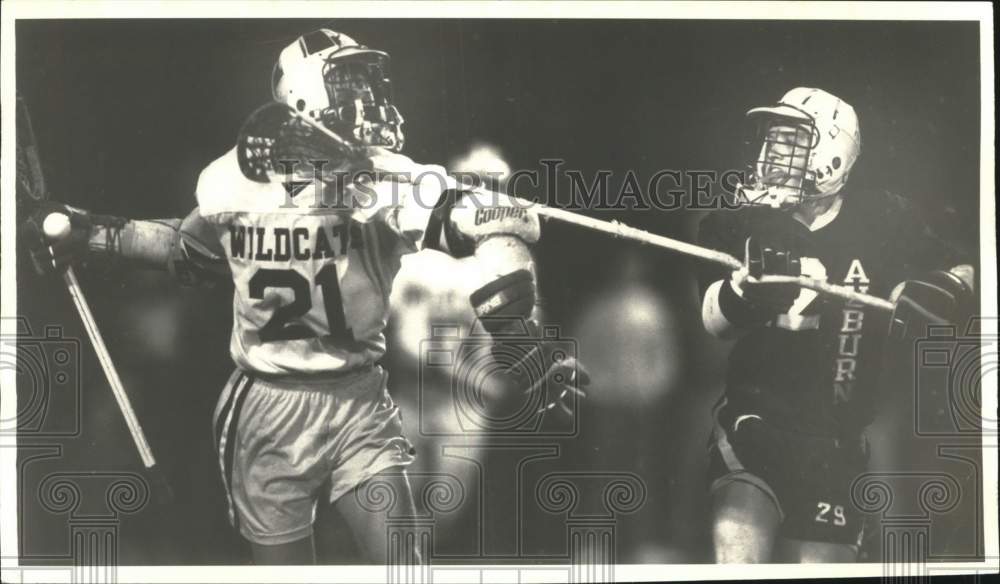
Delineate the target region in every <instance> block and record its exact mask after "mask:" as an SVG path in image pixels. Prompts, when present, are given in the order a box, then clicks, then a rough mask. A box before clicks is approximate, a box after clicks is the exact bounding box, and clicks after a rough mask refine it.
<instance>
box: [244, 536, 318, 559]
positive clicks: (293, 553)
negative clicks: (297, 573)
mask: <svg viewBox="0 0 1000 584" xmlns="http://www.w3.org/2000/svg"><path fill="white" fill-rule="evenodd" d="M250 547H251V549H252V550H253V563H255V564H257V565H258V566H268V565H286V566H308V565H311V564H315V563H316V544H315V543H314V541H313V536H311V535H310V536H307V537H304V538H302V539H298V540H295V541H290V542H288V543H280V544H274V545H264V544H259V543H253V542H251V543H250Z"/></svg>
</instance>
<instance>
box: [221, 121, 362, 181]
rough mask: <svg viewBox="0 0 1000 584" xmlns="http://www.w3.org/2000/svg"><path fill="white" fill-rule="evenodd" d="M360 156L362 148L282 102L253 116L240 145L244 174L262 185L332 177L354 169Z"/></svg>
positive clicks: (239, 137) (239, 154) (240, 157)
mask: <svg viewBox="0 0 1000 584" xmlns="http://www.w3.org/2000/svg"><path fill="white" fill-rule="evenodd" d="M359 153H360V148H355V147H353V146H351V145H350V144H349V143H347V142H344V141H337V140H334V139H333V138H332V137H331V136H330V135H328V134H327V133H326V132H324V131H323V130H322V129H321V128H319V127H317V126H316V125H315V124H310V123H309V122H308V121H306V120H304V119H302V117H301V116H298V115H296V114H295V112H293V111H292V110H291V108H289V107H288V106H287V105H285V104H283V103H280V102H270V103H267V104H265V105H263V106H261V107H260V108H258V109H257V110H256V111H254V112H253V113H252V114H250V117H249V118H247V120H246V122H244V124H243V126H242V127H241V128H240V133H239V136H238V138H237V144H236V155H237V159H238V161H239V165H240V170H241V171H242V172H243V175H244V176H246V177H247V178H248V179H250V180H252V181H255V182H261V183H266V182H271V181H283V180H288V179H289V178H292V177H299V178H305V179H313V178H317V177H318V178H324V177H329V176H331V175H332V174H334V173H342V172H344V171H346V170H350V169H351V167H352V165H353V164H354V163H355V162H356V161H357V160H358V158H359V156H360V154H359Z"/></svg>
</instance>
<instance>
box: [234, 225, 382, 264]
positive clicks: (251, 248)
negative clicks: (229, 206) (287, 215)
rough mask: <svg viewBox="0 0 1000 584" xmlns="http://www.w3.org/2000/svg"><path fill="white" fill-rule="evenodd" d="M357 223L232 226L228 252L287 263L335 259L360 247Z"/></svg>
mask: <svg viewBox="0 0 1000 584" xmlns="http://www.w3.org/2000/svg"><path fill="white" fill-rule="evenodd" d="M360 229H361V225H360V224H358V223H353V222H351V223H341V224H339V225H317V226H316V227H315V228H313V229H309V228H306V227H295V228H289V227H258V226H256V225H240V224H237V223H233V224H230V225H229V253H230V256H231V257H233V258H246V259H250V260H255V261H275V262H285V261H289V260H292V259H295V260H310V259H326V258H336V257H338V256H342V255H344V254H346V253H347V250H348V249H351V248H354V249H360V248H361V247H362V245H363V242H364V238H363V237H362V236H361V233H360Z"/></svg>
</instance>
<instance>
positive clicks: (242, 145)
mask: <svg viewBox="0 0 1000 584" xmlns="http://www.w3.org/2000/svg"><path fill="white" fill-rule="evenodd" d="M388 60H389V58H388V55H386V54H385V53H383V52H380V51H376V50H372V49H369V48H367V47H364V46H362V45H360V44H358V43H357V42H355V41H354V40H353V39H351V38H349V37H348V36H346V35H344V34H340V33H336V32H333V31H330V30H327V29H322V30H318V31H314V32H311V33H309V34H306V35H303V36H302V37H299V38H298V39H296V40H295V41H294V42H293V43H292V44H290V45H289V46H288V47H286V48H285V49H284V50H283V51H282V52H281V54H280V57H279V59H278V62H277V64H276V65H275V67H274V74H273V77H272V90H273V95H274V103H273V104H269V105H267V106H265V107H264V108H262V109H260V110H258V111H257V112H256V113H255V114H254V115H253V116H251V118H250V119H249V120H248V122H247V123H246V124H245V125H244V127H243V129H242V131H241V133H240V136H239V139H238V142H237V146H236V147H235V148H233V149H232V150H230V151H228V152H226V153H225V154H223V155H222V156H221V157H219V158H218V159H216V160H215V161H214V162H211V163H210V164H209V165H208V166H207V167H206V168H205V169H204V170H203V171H202V172H201V175H200V177H199V179H198V185H197V190H196V197H197V205H198V206H197V208H195V210H194V211H192V212H191V213H190V214H189V215H188V216H187V217H186V218H184V219H167V220H149V221H144V220H129V219H124V218H119V217H111V216H101V215H96V214H90V213H87V212H85V211H82V210H80V209H75V208H72V207H68V206H65V205H61V204H54V203H53V204H47V205H46V206H45V207H44V208H43V209H42V210H41V211H39V212H38V213H36V214H35V215H34V216H33V217H32V218H31V219H30V220H29V224H30V225H34V226H35V227H37V226H38V225H41V222H42V221H43V220H44V217H46V216H48V214H51V213H53V212H60V213H64V214H67V215H69V216H70V222H71V225H72V227H73V228H72V230H71V232H70V233H69V234H68V235H67V236H66V237H64V238H61V239H59V240H58V241H51V240H46V239H44V235H43V234H41V233H40V232H39V231H38V230H37V229H36V230H34V231H32V230H29V232H33V233H37V234H38V236H37V238H34V239H32V240H31V241H33V242H34V246H33V250H32V252H33V253H32V255H33V258H34V260H35V264H36V266H37V267H38V268H39V269H40V270H46V271H50V270H58V269H60V268H63V267H65V266H67V265H70V264H72V263H73V262H75V261H77V260H79V259H81V258H82V257H84V256H85V255H87V254H96V255H111V256H119V257H125V258H129V259H131V260H136V261H137V263H139V264H140V265H146V266H152V267H160V268H166V269H168V270H170V272H171V273H173V274H175V275H176V276H177V277H178V278H180V279H181V280H182V281H184V282H187V283H191V282H200V281H210V280H212V279H217V278H225V277H231V279H232V282H233V284H234V287H235V290H234V295H233V331H232V338H231V343H230V353H231V355H232V358H233V360H234V362H235V364H236V369H235V371H234V372H233V374H232V376H231V377H230V379H229V382H228V383H227V384H226V386H225V388H224V390H223V392H222V394H221V396H220V398H219V401H218V405H217V407H216V409H215V416H214V425H213V437H214V439H215V445H216V447H217V449H218V457H219V466H220V471H221V478H222V481H223V484H224V486H225V488H226V492H227V494H228V500H229V503H230V508H229V514H230V520H231V521H232V523H233V525H234V526H235V527H236V528H237V529H238V530H239V532H240V533H241V534H242V535H243V537H244V538H246V539H247V540H248V541H249V542H250V544H251V546H252V549H253V555H254V560H255V562H257V563H284V564H309V563H314V562H315V559H316V552H315V546H314V542H313V523H314V518H315V516H316V510H317V504H331V505H334V506H335V507H336V509H337V511H338V515H339V516H341V517H343V518H344V520H345V521H346V522H347V524H348V526H349V527H350V530H351V532H352V533H353V535H354V537H355V539H356V540H357V542H358V544H359V546H360V548H361V549H362V550H364V553H365V555H366V556H367V558H366V559H367V560H368V561H372V562H381V561H385V560H386V559H387V553H388V550H387V542H386V532H385V520H386V516H385V514H384V513H379V512H373V511H372V510H370V509H364V508H362V507H361V505H360V504H359V501H358V500H356V497H354V496H353V494H354V493H355V492H356V489H358V488H359V486H360V485H362V484H363V483H365V481H368V480H371V479H373V478H374V477H376V476H379V478H380V479H384V480H386V481H389V482H391V483H392V484H393V488H394V489H395V491H396V493H397V495H398V496H399V497H401V503H402V504H403V505H406V506H409V507H411V508H412V506H413V500H412V495H411V493H410V488H409V484H408V480H407V478H406V474H405V471H404V469H405V467H406V466H407V465H409V464H410V463H411V462H412V461H413V458H414V450H413V448H412V446H411V444H410V442H409V441H408V440H407V439H406V438H405V437H404V435H403V427H402V422H401V419H400V414H399V410H398V408H397V407H396V406H395V405H394V403H393V401H392V399H391V398H390V396H389V394H388V391H387V373H386V371H385V370H383V369H382V368H381V367H380V366H379V365H378V363H377V362H378V360H379V359H380V358H381V357H382V356H383V355H384V354H385V351H386V344H385V336H384V334H383V331H384V329H385V327H386V319H387V316H388V314H389V310H388V300H389V294H390V291H391V288H392V283H393V278H394V277H395V275H396V273H397V271H398V270H399V267H400V261H401V256H403V255H404V254H407V253H413V252H417V251H419V250H422V249H427V248H430V249H436V250H440V251H444V252H447V253H450V254H452V255H454V256H456V257H463V256H475V257H476V258H477V260H478V261H481V262H483V267H484V270H483V271H484V273H489V274H490V277H489V278H488V281H485V282H484V283H483V286H482V287H481V288H480V289H479V290H477V291H476V292H475V293H474V294H473V295H472V297H471V301H472V304H473V307H474V308H475V310H476V313H477V315H478V316H479V317H480V322H481V323H482V324H483V326H484V328H486V330H487V331H489V332H490V333H493V334H502V333H504V332H505V331H507V330H509V329H510V328H511V327H521V326H523V325H524V323H527V325H528V327H527V328H528V331H529V334H530V333H533V332H534V331H537V330H538V327H537V326H535V325H534V321H533V320H531V317H532V313H533V308H534V305H535V281H534V272H533V265H532V260H531V255H530V252H529V248H528V245H529V244H532V243H534V242H536V241H537V240H538V238H539V220H538V217H537V216H536V215H535V214H534V213H533V212H532V211H531V210H530V209H529V208H525V207H524V206H523V205H521V206H518V205H517V204H516V201H514V200H513V199H510V198H508V197H506V196H505V195H502V194H498V193H493V192H490V191H486V190H483V189H477V188H472V187H466V186H462V185H461V184H459V183H458V182H456V181H454V180H453V179H450V178H448V177H446V176H445V172H444V169H443V168H441V167H436V166H423V165H419V164H416V163H414V162H413V161H412V160H410V159H409V158H407V157H405V156H403V155H402V154H399V151H400V150H401V149H402V146H403V133H402V123H403V119H402V117H401V116H400V114H399V112H398V111H397V110H396V108H395V107H394V106H393V104H392V101H391V91H390V90H391V85H390V79H389V72H388ZM337 138H340V139H341V140H338V139H337ZM338 141H342V142H343V143H344V144H353V145H356V146H357V148H356V149H355V150H353V151H349V150H340V151H338V149H337V147H336V146H337V144H338ZM352 152H353V153H352ZM441 276H442V275H440V274H429V275H428V277H441ZM538 347H541V348H536V349H532V350H526V351H525V354H524V355H522V360H521V364H526V363H527V361H526V360H528V359H534V360H536V362H535V363H533V364H532V365H535V366H534V367H528V366H522V367H518V366H516V365H517V363H512V364H511V365H512V366H511V367H509V368H508V369H507V371H508V373H509V375H510V376H511V377H512V379H514V380H515V381H517V383H515V385H519V386H520V387H527V388H536V389H535V390H537V391H549V392H553V391H555V392H556V393H555V394H554V395H561V394H562V392H564V391H565V390H566V389H576V387H578V386H580V385H583V384H585V383H586V381H587V380H586V375H585V374H584V373H583V372H582V370H581V371H579V372H578V370H577V364H576V362H575V361H574V360H572V359H566V360H563V361H557V360H554V359H552V355H549V354H546V352H545V350H544V342H541V341H540V342H539V344H538ZM529 371H542V372H544V376H543V379H542V380H543V381H545V380H548V381H550V383H542V384H539V383H537V381H538V380H537V379H536V380H532V379H530V378H528V377H529V376H528V372H529ZM522 378H523V379H522ZM553 386H557V387H553ZM394 557H395V558H396V560H395V561H403V562H410V563H418V562H420V561H421V558H420V557H419V552H418V551H417V550H416V549H412V550H404V553H403V554H402V555H401V556H398V555H397V556H394ZM400 558H401V560H400Z"/></svg>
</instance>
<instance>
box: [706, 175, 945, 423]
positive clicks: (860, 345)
mask: <svg viewBox="0 0 1000 584" xmlns="http://www.w3.org/2000/svg"><path fill="white" fill-rule="evenodd" d="M751 235H753V236H754V237H755V239H758V240H759V241H761V243H765V244H766V243H770V244H773V245H777V246H779V247H784V248H786V249H791V250H793V251H795V252H797V253H798V254H799V256H800V257H801V261H802V273H803V275H805V276H810V277H814V278H819V279H824V280H826V281H828V282H830V283H833V284H843V285H846V286H850V287H853V288H854V289H855V290H858V291H860V292H865V293H868V294H873V295H875V296H880V297H882V298H886V297H888V296H889V295H890V293H891V291H892V290H893V288H894V287H895V286H896V285H898V284H899V283H900V282H902V281H904V280H906V279H908V278H912V277H914V276H918V275H920V274H921V273H923V272H926V271H930V270H934V269H948V268H951V267H953V266H955V265H958V264H961V263H964V262H963V258H962V255H961V254H960V253H959V252H958V251H957V250H956V249H954V248H953V247H952V246H949V245H948V244H946V243H945V242H943V241H942V240H940V239H939V238H937V237H936V236H934V234H933V233H932V232H931V231H930V230H929V229H928V228H927V227H926V225H925V223H924V222H923V221H921V220H920V219H919V218H918V216H917V215H916V213H915V212H914V209H913V208H912V207H911V206H909V205H908V204H906V202H905V201H904V200H902V199H900V198H899V197H896V196H894V195H889V194H887V193H848V194H847V195H846V197H845V201H844V203H843V207H842V208H841V210H840V212H839V214H838V215H837V217H836V218H835V219H834V220H833V221H832V222H830V223H829V224H827V225H825V226H823V227H821V228H819V229H817V230H816V231H809V230H808V229H807V228H806V227H805V226H803V225H802V224H801V223H799V222H798V221H796V220H795V219H794V218H792V217H791V215H790V214H789V213H787V212H782V211H777V210H773V209H769V208H760V207H751V208H744V209H740V210H737V211H716V212H713V213H712V214H710V215H708V216H707V217H706V218H705V219H704V220H703V221H702V223H701V229H700V240H701V244H702V245H704V246H706V247H711V248H713V249H718V250H721V251H725V252H727V253H730V254H732V255H734V256H736V257H739V258H742V257H743V255H744V248H745V243H746V239H747V237H749V236H751ZM728 276H729V274H728V273H727V272H726V271H725V270H724V269H722V270H719V269H714V268H706V269H705V271H704V273H703V274H702V277H701V280H702V282H701V284H702V290H703V291H704V290H705V289H706V288H707V287H708V286H709V285H710V284H711V283H712V282H714V281H717V280H721V279H724V278H727V277H728ZM888 324H889V315H888V314H886V313H884V312H879V311H877V310H874V309H870V308H865V307H862V306H858V305H854V304H853V303H845V302H844V301H843V300H840V299H830V298H826V297H821V296H819V295H818V294H817V293H816V292H814V291H812V290H808V289H804V288H803V289H801V292H800V293H799V296H798V297H797V298H796V300H795V302H794V303H793V305H792V307H791V308H790V309H788V311H787V313H786V314H781V315H778V316H777V317H776V318H774V319H773V320H771V321H769V322H767V323H765V324H764V325H761V326H758V327H754V328H753V329H752V330H750V331H748V332H747V333H746V334H744V335H743V336H741V337H739V339H738V340H737V341H736V344H735V346H734V347H733V350H732V353H731V354H730V359H729V369H728V373H727V390H726V398H727V404H728V405H727V408H732V410H731V413H733V414H735V415H740V414H758V415H761V416H764V417H767V418H769V419H770V420H771V421H772V422H774V423H775V424H777V425H780V426H784V427H786V428H788V429H790V430H796V431H800V432H805V433H809V434H819V435H825V436H844V435H851V434H854V433H856V432H857V431H860V430H861V429H862V428H864V427H865V426H867V425H868V424H869V423H870V422H871V420H872V418H873V416H874V407H875V398H876V392H875V389H876V387H877V385H878V381H879V380H878V376H879V372H880V369H881V364H882V357H883V350H884V344H885V341H886V334H887V332H888Z"/></svg>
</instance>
